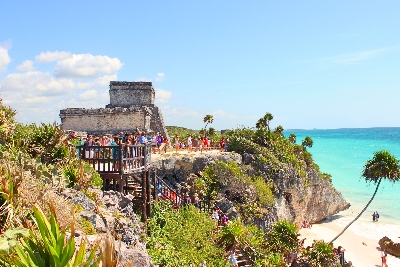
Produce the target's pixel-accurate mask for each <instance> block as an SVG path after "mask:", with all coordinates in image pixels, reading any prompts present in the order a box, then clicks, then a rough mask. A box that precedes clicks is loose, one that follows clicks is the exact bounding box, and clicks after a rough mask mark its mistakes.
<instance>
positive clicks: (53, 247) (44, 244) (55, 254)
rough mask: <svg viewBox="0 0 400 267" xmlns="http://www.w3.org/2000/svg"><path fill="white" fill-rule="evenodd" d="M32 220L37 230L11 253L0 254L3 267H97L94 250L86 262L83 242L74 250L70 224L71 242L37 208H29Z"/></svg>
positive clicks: (53, 222) (52, 219) (84, 243)
mask: <svg viewBox="0 0 400 267" xmlns="http://www.w3.org/2000/svg"><path fill="white" fill-rule="evenodd" d="M33 217H34V221H35V225H36V227H37V230H30V231H29V235H25V237H22V238H20V239H19V240H18V241H19V242H18V243H17V242H15V243H14V244H15V245H14V246H11V248H9V250H12V249H14V250H13V252H14V253H12V254H10V253H8V254H7V255H5V254H3V255H2V257H1V260H2V261H3V264H5V265H10V266H13V265H15V266H18V267H40V266H53V267H72V266H82V267H84V266H88V267H89V266H98V264H99V262H100V260H101V255H100V256H96V251H97V249H98V247H97V246H95V247H93V248H92V249H91V250H90V252H89V256H88V257H87V258H86V241H85V240H83V241H82V242H81V244H80V248H79V250H76V248H75V238H73V237H74V234H75V231H74V226H73V224H72V232H71V235H70V236H72V238H71V237H70V238H67V236H66V234H65V231H62V230H61V229H60V226H59V224H58V222H57V220H56V218H55V216H54V213H51V216H50V221H48V220H47V218H46V216H45V215H44V213H43V212H42V211H41V210H40V209H39V208H38V207H34V208H33Z"/></svg>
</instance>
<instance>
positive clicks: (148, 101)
mask: <svg viewBox="0 0 400 267" xmlns="http://www.w3.org/2000/svg"><path fill="white" fill-rule="evenodd" d="M154 97H155V91H154V87H153V86H152V83H151V82H116V81H111V82H110V105H109V107H130V106H135V105H140V106H141V105H149V106H152V105H154Z"/></svg>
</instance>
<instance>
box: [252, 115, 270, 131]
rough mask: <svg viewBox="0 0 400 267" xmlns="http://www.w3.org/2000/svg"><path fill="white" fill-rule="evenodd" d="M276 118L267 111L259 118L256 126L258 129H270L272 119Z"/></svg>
mask: <svg viewBox="0 0 400 267" xmlns="http://www.w3.org/2000/svg"><path fill="white" fill-rule="evenodd" d="M273 118H274V116H273V115H272V114H271V113H269V112H267V113H265V115H264V117H262V118H260V119H258V121H257V123H256V128H257V129H263V128H264V129H267V130H268V131H269V130H270V129H269V123H270V122H271V121H272V119H273Z"/></svg>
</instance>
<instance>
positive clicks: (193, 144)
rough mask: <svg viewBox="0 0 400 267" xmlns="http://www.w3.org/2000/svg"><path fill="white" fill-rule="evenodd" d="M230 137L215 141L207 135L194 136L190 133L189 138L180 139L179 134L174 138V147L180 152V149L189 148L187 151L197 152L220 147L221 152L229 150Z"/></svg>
mask: <svg viewBox="0 0 400 267" xmlns="http://www.w3.org/2000/svg"><path fill="white" fill-rule="evenodd" d="M228 145H229V138H224V137H221V138H220V140H219V142H218V143H217V142H214V141H213V140H212V139H209V138H208V137H207V136H195V135H194V136H193V135H189V136H188V137H187V139H185V140H180V139H179V136H178V135H175V137H174V139H173V147H174V148H175V152H176V153H178V151H179V150H180V149H187V152H188V153H190V152H197V151H200V153H203V151H205V152H207V150H210V149H215V148H218V149H219V150H220V151H221V152H223V151H228Z"/></svg>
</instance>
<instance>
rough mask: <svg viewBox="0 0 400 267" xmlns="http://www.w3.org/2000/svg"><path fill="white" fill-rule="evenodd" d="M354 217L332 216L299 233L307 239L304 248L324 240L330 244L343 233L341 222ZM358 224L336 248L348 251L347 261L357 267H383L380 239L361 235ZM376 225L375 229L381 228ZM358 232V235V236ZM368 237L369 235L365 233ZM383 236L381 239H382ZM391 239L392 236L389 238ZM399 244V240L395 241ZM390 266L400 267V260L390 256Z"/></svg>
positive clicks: (339, 239)
mask: <svg viewBox="0 0 400 267" xmlns="http://www.w3.org/2000/svg"><path fill="white" fill-rule="evenodd" d="M352 218H353V217H350V216H343V215H341V214H340V213H339V214H338V215H335V216H331V217H329V218H327V219H325V220H323V221H321V222H318V223H315V224H313V226H312V228H311V229H305V228H302V229H300V231H299V234H300V237H299V238H300V239H302V238H306V240H305V242H304V247H307V246H311V245H312V241H313V240H324V241H325V242H330V241H331V240H332V239H333V238H334V237H335V236H336V235H337V234H339V233H340V231H342V229H343V226H341V225H342V223H341V221H340V220H343V219H344V221H350V220H351V219H352ZM357 226H358V225H357V223H355V224H353V225H352V226H351V227H350V228H349V229H347V230H346V232H345V233H344V234H343V235H342V236H340V237H339V238H338V239H337V240H336V241H335V242H334V243H333V245H334V247H338V246H342V247H344V249H345V250H346V252H345V259H346V260H347V261H351V262H352V264H353V266H355V267H377V266H381V258H380V255H381V252H380V247H379V244H378V241H379V239H376V238H368V237H366V236H364V235H360V234H359V232H358V231H357V230H356V231H353V228H354V229H357V228H358V227H357ZM379 226H380V225H378V224H376V225H375V227H376V228H379ZM356 232H357V234H356ZM365 234H366V235H368V233H367V232H366V233H365ZM382 237H383V236H381V237H380V238H382ZM389 237H390V236H389ZM391 238H393V237H391ZM394 241H395V242H398V241H399V239H397V238H396V239H394ZM387 263H388V266H400V258H397V257H394V256H392V255H388V257H387Z"/></svg>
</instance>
